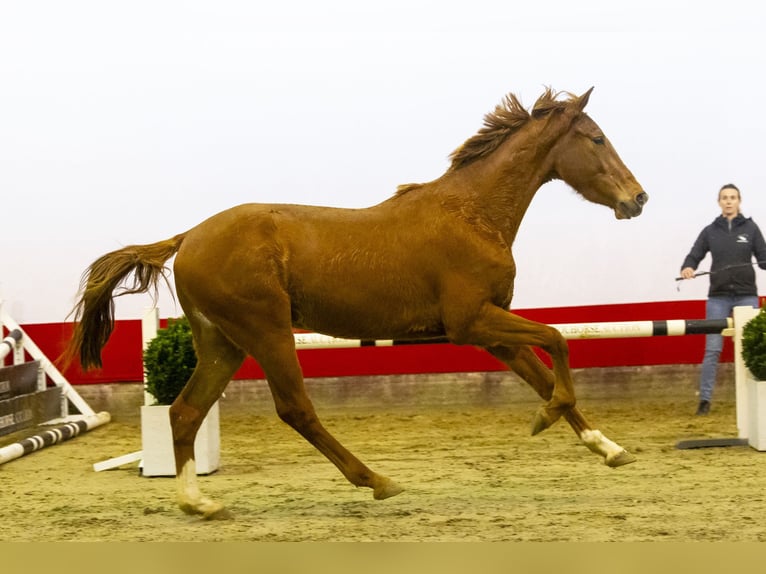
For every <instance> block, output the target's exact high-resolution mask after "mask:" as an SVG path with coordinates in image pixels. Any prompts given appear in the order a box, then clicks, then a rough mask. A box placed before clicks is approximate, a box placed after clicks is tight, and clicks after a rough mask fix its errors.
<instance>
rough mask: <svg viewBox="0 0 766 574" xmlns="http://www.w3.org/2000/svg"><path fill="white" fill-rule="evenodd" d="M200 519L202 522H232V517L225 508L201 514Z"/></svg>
mask: <svg viewBox="0 0 766 574" xmlns="http://www.w3.org/2000/svg"><path fill="white" fill-rule="evenodd" d="M202 518H203V519H204V520H233V519H234V515H233V514H232V513H231V512H229V510H228V509H227V508H225V507H221V508H219V509H218V510H213V511H212V512H205V513H203V515H202Z"/></svg>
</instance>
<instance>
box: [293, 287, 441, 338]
mask: <svg viewBox="0 0 766 574" xmlns="http://www.w3.org/2000/svg"><path fill="white" fill-rule="evenodd" d="M388 295H389V296H384V295H383V293H381V292H376V290H374V289H373V290H371V292H367V293H364V294H361V293H359V292H354V293H348V296H347V297H344V296H343V292H342V291H341V292H337V291H336V292H335V293H330V292H329V291H328V292H325V293H324V294H322V295H319V296H315V297H309V298H307V297H301V296H294V297H293V298H292V303H293V305H292V314H293V315H292V319H293V324H294V326H295V327H297V328H301V329H307V330H310V331H316V332H318V333H324V334H327V335H332V336H335V337H343V338H351V339H417V338H426V337H437V336H440V335H443V333H444V329H443V326H442V323H441V318H440V317H439V315H438V313H437V312H436V311H435V310H434V308H433V306H432V305H429V304H422V303H421V304H419V305H418V304H414V303H413V302H405V301H402V300H401V299H398V298H395V297H391V296H390V294H388Z"/></svg>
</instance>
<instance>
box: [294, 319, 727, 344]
mask: <svg viewBox="0 0 766 574" xmlns="http://www.w3.org/2000/svg"><path fill="white" fill-rule="evenodd" d="M550 326H551V327H553V328H554V329H556V330H558V331H559V332H560V333H561V334H562V336H563V337H564V338H565V339H626V338H630V337H659V336H681V335H708V334H710V335H714V334H727V333H726V331H727V330H729V329H733V322H732V320H731V319H730V318H728V319H671V320H666V321H617V322H610V323H562V324H557V325H550ZM294 337H295V347H296V348H297V349H299V350H307V349H351V348H355V347H392V346H395V345H423V344H439V343H449V339H447V338H446V337H437V338H432V339H416V340H396V339H381V340H365V339H342V338H337V337H331V336H329V335H322V334H320V333H295V335H294Z"/></svg>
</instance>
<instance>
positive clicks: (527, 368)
mask: <svg viewBox="0 0 766 574" xmlns="http://www.w3.org/2000/svg"><path fill="white" fill-rule="evenodd" d="M487 350H488V351H489V352H490V353H491V354H492V355H494V356H495V357H497V358H498V359H500V360H501V361H502V362H504V363H505V364H506V365H508V366H509V367H510V368H511V370H512V371H513V372H514V373H516V374H517V375H518V376H519V377H521V378H522V379H523V380H524V381H526V382H527V383H528V384H529V385H530V386H531V387H532V388H533V389H534V390H535V391H536V392H537V394H538V395H540V397H542V398H543V399H544V400H546V401H549V400H550V398H551V395H552V394H553V385H554V379H553V373H552V372H551V370H550V369H548V367H547V366H545V364H544V363H543V362H542V361H541V360H540V358H539V357H538V356H537V355H536V354H535V353H534V351H533V350H532V349H531V348H530V347H528V346H520V347H515V348H508V347H493V348H489V349H487ZM564 418H565V419H566V421H567V422H568V423H569V425H570V426H571V427H572V429H573V430H574V431H575V433H577V436H579V437H580V440H582V441H583V443H584V444H585V446H587V447H588V448H589V449H590V450H591V451H592V452H594V453H596V454H598V455H601V456H603V457H604V463H605V464H606V465H607V466H610V467H612V468H616V467H618V466H622V465H624V464H629V463H631V462H635V460H636V457H634V456H633V455H632V454H630V453H629V452H628V451H627V450H625V449H624V448H622V447H621V446H620V445H618V444H616V443H614V442H612V441H611V440H609V439H608V438H606V437H605V436H604V435H603V434H602V433H601V431H598V430H596V429H593V428H592V427H591V425H590V423H589V422H588V421H587V420H586V419H585V416H583V414H582V413H581V412H580V410H579V409H578V408H577V407H576V406H575V407H572V408H571V409H569V410H568V411H567V412H565V413H564Z"/></svg>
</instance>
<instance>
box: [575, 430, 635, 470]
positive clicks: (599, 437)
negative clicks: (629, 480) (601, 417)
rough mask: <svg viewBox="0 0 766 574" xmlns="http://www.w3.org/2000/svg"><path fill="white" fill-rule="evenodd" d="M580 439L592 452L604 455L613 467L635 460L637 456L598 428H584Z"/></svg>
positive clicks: (607, 463) (608, 464) (606, 462)
mask: <svg viewBox="0 0 766 574" xmlns="http://www.w3.org/2000/svg"><path fill="white" fill-rule="evenodd" d="M580 439H581V440H582V442H583V443H584V444H585V446H587V447H588V448H589V449H590V450H591V451H592V452H595V453H596V454H600V455H601V456H603V457H604V464H606V465H607V466H611V467H617V466H622V465H623V464H628V463H631V462H634V461H635V460H636V458H635V457H634V456H633V455H632V454H630V453H629V452H628V451H627V450H625V449H624V448H622V447H621V446H620V445H618V444H617V443H615V442H612V441H611V440H609V439H608V438H606V437H605V436H604V435H603V434H601V431H599V430H596V429H589V430H584V431H583V432H582V434H580Z"/></svg>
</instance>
